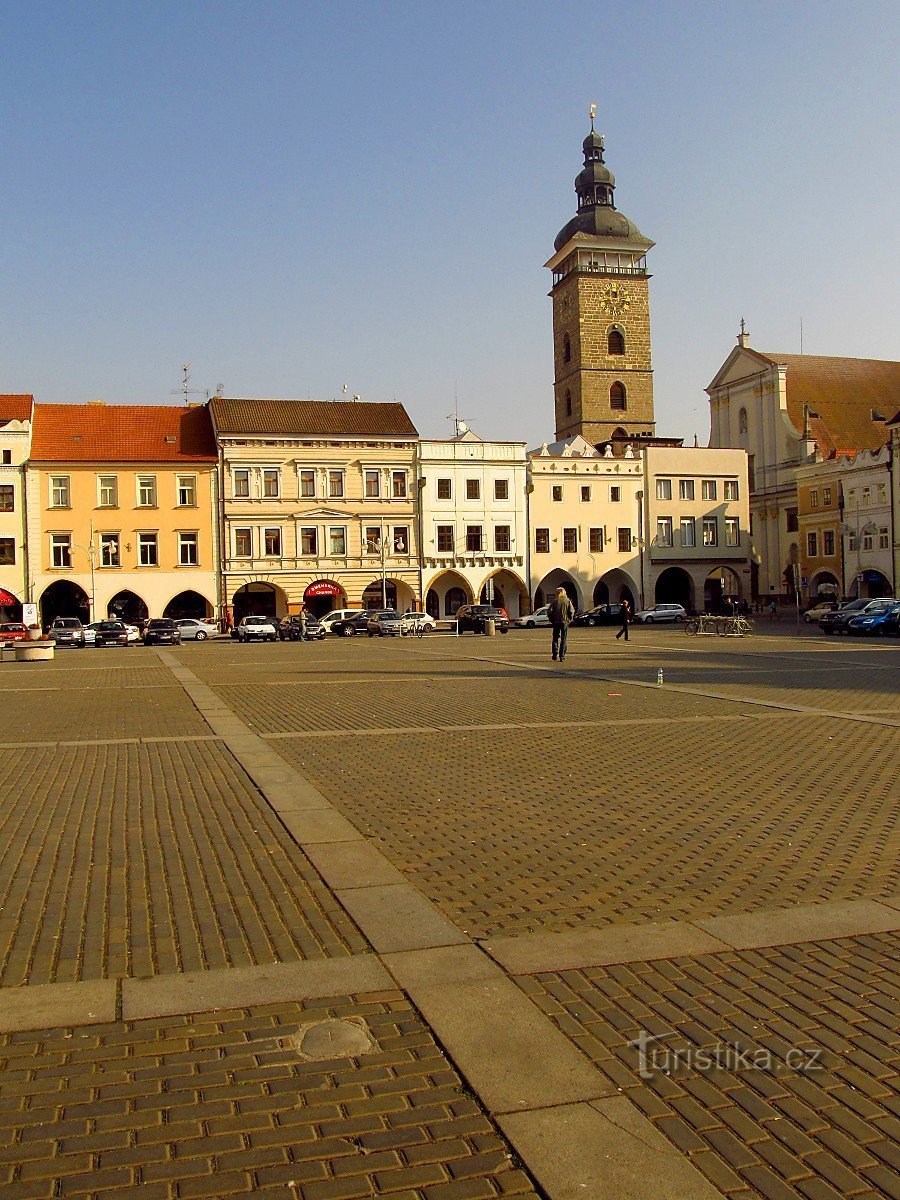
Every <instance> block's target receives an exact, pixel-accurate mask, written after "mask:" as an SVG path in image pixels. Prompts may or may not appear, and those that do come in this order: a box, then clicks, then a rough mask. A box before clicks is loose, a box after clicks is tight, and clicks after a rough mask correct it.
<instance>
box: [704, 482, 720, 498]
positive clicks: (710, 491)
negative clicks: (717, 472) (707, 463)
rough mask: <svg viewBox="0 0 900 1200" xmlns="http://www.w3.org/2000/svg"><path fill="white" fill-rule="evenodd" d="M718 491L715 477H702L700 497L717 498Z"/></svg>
mask: <svg viewBox="0 0 900 1200" xmlns="http://www.w3.org/2000/svg"><path fill="white" fill-rule="evenodd" d="M718 492H719V489H718V488H717V487H716V481H715V479H704V480H703V483H702V485H701V488H700V499H701V500H718Z"/></svg>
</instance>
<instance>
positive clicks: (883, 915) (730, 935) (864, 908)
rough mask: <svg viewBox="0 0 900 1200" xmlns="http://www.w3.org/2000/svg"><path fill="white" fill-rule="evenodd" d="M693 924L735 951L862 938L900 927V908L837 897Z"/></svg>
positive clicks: (712, 918) (873, 901)
mask: <svg viewBox="0 0 900 1200" xmlns="http://www.w3.org/2000/svg"><path fill="white" fill-rule="evenodd" d="M694 924H695V925H696V926H697V927H698V928H700V929H705V930H706V931H707V933H710V934H712V936H713V937H715V938H719V939H720V940H721V941H723V942H726V943H727V944H728V945H729V946H732V947H733V948H734V949H735V950H752V949H757V948H760V947H763V946H787V945H794V944H796V943H797V942H814V941H825V940H828V939H833V938H843V937H863V936H865V935H866V934H870V933H887V932H890V931H891V930H894V929H900V910H898V909H896V908H891V907H890V906H889V905H888V904H879V903H878V902H877V901H875V900H843V901H842V900H837V901H829V902H827V903H825V904H797V905H794V907H793V908H775V909H763V910H760V911H757V912H752V913H741V914H738V915H735V916H730V917H728V916H726V917H708V918H705V919H703V920H699V921H695V922H694Z"/></svg>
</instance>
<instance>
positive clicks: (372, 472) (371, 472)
mask: <svg viewBox="0 0 900 1200" xmlns="http://www.w3.org/2000/svg"><path fill="white" fill-rule="evenodd" d="M369 484H374V490H373V491H369ZM363 498H364V499H366V500H380V499H381V472H380V471H379V470H378V469H377V468H375V469H373V468H372V467H366V469H365V470H364V471H363Z"/></svg>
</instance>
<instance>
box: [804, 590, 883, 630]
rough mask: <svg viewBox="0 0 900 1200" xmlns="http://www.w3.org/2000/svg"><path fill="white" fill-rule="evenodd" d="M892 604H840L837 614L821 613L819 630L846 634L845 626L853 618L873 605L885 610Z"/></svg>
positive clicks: (874, 602) (868, 601)
mask: <svg viewBox="0 0 900 1200" xmlns="http://www.w3.org/2000/svg"><path fill="white" fill-rule="evenodd" d="M891 603H892V601H891V600H866V599H865V598H862V599H859V600H849V601H848V602H847V603H846V604H842V605H841V607H840V608H839V609H838V610H837V612H827V613H823V614H822V616H821V617H819V628H820V629H821V630H822V632H823V633H828V634H832V633H846V632H847V626H848V625H849V624H850V622H851V621H852V620H853V618H854V617H858V616H861V615H862V614H863V613H864V612H868V611H869V609H870V608H871V607H872V606H873V605H874V606H875V607H876V608H886V607H888V605H890V604H891Z"/></svg>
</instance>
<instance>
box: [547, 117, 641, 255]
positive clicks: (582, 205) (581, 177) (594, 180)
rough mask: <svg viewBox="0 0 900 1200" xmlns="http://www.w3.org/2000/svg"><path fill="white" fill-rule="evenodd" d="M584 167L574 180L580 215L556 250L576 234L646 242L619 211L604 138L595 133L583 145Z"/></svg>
mask: <svg viewBox="0 0 900 1200" xmlns="http://www.w3.org/2000/svg"><path fill="white" fill-rule="evenodd" d="M582 150H583V151H584V166H583V167H582V169H581V170H580V171H579V173H578V174H577V175H576V177H575V192H576V195H577V196H578V215H577V216H575V217H573V218H572V220H571V221H568V222H567V223H566V224H565V225H564V226H563V227H562V229H561V230H560V231H559V233H558V234H557V235H556V238H555V240H554V242H553V245H554V248H555V249H556V250H561V249H562V247H563V246H564V245H565V244H566V242H568V241H569V239H570V238H572V237H574V235H575V234H576V233H588V234H593V235H594V236H596V237H606V238H610V237H611V238H623V239H624V238H627V239H628V240H629V241H637V242H647V244H648V245H649V244H650V243H649V242H648V241H647V239H646V238H645V237H644V236H643V234H642V233H641V231H640V230H639V229H638V227H637V225H635V223H634V222H633V221H629V219H628V218H627V217H626V216H625V214H624V213H620V212H618V211H617V210H616V204H615V199H614V194H615V190H616V177H615V175H613V173H612V171H610V169H609V167H608V166H607V165H606V163H605V162H604V160H603V151H604V141H603V134H602V133H597V132H596V131H595V129H594V125H593V119H592V121H591V131H590V133H589V134H588V135H587V137H586V138H585V139H584V142H583V143H582Z"/></svg>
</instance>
